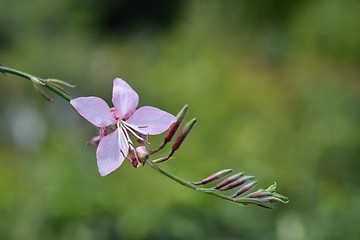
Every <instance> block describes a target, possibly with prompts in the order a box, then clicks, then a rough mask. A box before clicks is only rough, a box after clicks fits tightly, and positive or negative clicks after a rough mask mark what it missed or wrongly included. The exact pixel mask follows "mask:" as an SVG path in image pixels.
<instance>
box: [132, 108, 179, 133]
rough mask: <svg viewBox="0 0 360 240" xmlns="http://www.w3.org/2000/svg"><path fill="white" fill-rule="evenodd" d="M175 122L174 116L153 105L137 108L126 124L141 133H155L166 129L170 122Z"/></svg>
mask: <svg viewBox="0 0 360 240" xmlns="http://www.w3.org/2000/svg"><path fill="white" fill-rule="evenodd" d="M174 122H176V117H175V116H173V115H171V114H170V113H167V112H165V111H162V110H160V109H158V108H155V107H148V106H145V107H141V108H139V109H138V110H137V111H136V112H135V113H134V114H133V115H132V116H131V117H130V118H129V119H128V120H127V121H126V124H128V125H129V126H131V127H132V128H134V129H135V130H136V131H138V132H140V133H142V134H145V135H147V134H149V135H156V134H160V133H163V132H164V131H166V130H167V129H168V128H169V127H170V126H171V124H173V123H174Z"/></svg>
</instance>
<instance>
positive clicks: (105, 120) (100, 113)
mask: <svg viewBox="0 0 360 240" xmlns="http://www.w3.org/2000/svg"><path fill="white" fill-rule="evenodd" d="M70 104H71V105H72V106H73V107H74V108H75V109H76V111H77V112H78V113H79V114H80V115H81V116H82V117H84V118H85V119H86V120H88V121H89V122H91V123H92V124H94V125H95V126H97V127H106V126H109V125H113V124H115V123H116V119H115V118H114V116H113V115H112V113H111V110H110V108H109V106H108V105H107V103H106V102H105V101H104V100H102V99H101V98H98V97H79V98H75V99H73V100H71V101H70Z"/></svg>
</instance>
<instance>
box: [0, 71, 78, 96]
mask: <svg viewBox="0 0 360 240" xmlns="http://www.w3.org/2000/svg"><path fill="white" fill-rule="evenodd" d="M0 72H3V73H9V74H13V75H16V76H19V77H22V78H25V79H28V80H30V81H33V80H32V79H33V78H35V79H37V80H39V81H40V82H41V85H42V86H44V87H46V88H48V89H49V90H51V91H52V92H54V93H56V94H57V95H59V96H60V97H62V98H64V99H65V100H66V101H68V102H70V100H71V99H72V98H71V97H70V96H69V95H68V94H66V93H65V92H63V91H61V90H60V89H58V88H57V87H55V86H54V85H52V84H50V83H49V82H48V81H47V80H45V79H43V78H39V77H36V76H33V75H31V74H28V73H24V72H21V71H18V70H15V69H12V68H7V67H3V66H0Z"/></svg>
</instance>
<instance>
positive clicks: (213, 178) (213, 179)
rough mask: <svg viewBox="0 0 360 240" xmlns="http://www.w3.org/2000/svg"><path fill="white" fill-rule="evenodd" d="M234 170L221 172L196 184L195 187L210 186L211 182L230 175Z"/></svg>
mask: <svg viewBox="0 0 360 240" xmlns="http://www.w3.org/2000/svg"><path fill="white" fill-rule="evenodd" d="M232 171H233V170H232V169H224V170H221V171H219V172H217V173H214V174H213V175H211V176H209V177H207V178H205V179H203V180H202V181H200V182H196V183H194V184H195V185H203V184H208V183H210V182H213V181H216V180H218V179H220V178H222V177H224V176H226V175H228V174H229V173H231V172H232Z"/></svg>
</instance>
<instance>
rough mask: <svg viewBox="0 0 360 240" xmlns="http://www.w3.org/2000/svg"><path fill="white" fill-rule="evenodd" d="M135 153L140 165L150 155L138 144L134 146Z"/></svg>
mask: <svg viewBox="0 0 360 240" xmlns="http://www.w3.org/2000/svg"><path fill="white" fill-rule="evenodd" d="M136 155H137V157H138V159H139V161H140V162H141V163H142V165H144V164H145V163H146V161H147V160H148V159H149V157H150V155H149V152H148V151H147V149H146V147H144V146H140V147H137V148H136Z"/></svg>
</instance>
